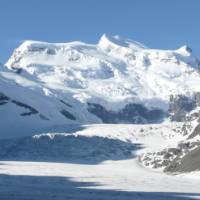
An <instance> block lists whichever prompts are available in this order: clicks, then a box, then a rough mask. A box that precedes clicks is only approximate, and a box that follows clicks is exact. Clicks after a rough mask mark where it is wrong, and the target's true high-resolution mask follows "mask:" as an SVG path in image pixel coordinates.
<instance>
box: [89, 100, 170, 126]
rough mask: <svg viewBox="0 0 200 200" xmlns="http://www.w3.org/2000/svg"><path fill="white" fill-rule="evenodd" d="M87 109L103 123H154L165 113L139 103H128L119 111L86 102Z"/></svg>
mask: <svg viewBox="0 0 200 200" xmlns="http://www.w3.org/2000/svg"><path fill="white" fill-rule="evenodd" d="M88 111H89V112H90V113H92V114H94V115H96V116H97V117H99V118H100V119H101V120H102V121H103V123H138V124H143V123H155V122H158V121H161V120H162V119H163V118H164V116H166V113H164V112H163V111H162V110H159V109H156V108H155V109H151V110H150V109H147V108H146V107H144V106H142V105H140V104H128V105H126V106H125V107H124V108H123V109H121V110H120V111H119V112H115V111H112V110H106V109H105V108H104V107H103V106H101V105H100V104H94V103H88Z"/></svg>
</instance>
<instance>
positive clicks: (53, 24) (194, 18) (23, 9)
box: [0, 0, 200, 62]
mask: <svg viewBox="0 0 200 200" xmlns="http://www.w3.org/2000/svg"><path fill="white" fill-rule="evenodd" d="M103 33H108V34H111V35H116V34H118V35H121V36H124V37H128V38H131V39H133V40H136V41H138V42H141V43H143V44H145V45H146V46H149V47H152V48H163V49H175V48H178V47H180V46H181V45H184V44H187V45H189V46H190V47H191V48H192V49H193V50H194V52H195V53H196V54H197V55H200V0H0V61H1V62H5V61H6V59H7V58H8V57H9V56H10V55H11V53H12V51H13V49H14V48H15V47H17V46H18V45H19V44H20V43H21V42H22V41H24V40H27V39H31V40H42V41H48V42H68V41H72V40H81V41H84V42H88V43H97V41H98V39H99V37H100V36H101V35H102V34H103Z"/></svg>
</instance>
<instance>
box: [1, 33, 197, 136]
mask: <svg viewBox="0 0 200 200" xmlns="http://www.w3.org/2000/svg"><path fill="white" fill-rule="evenodd" d="M199 68H200V61H199V60H198V59H197V58H196V57H195V56H194V55H193V54H192V50H191V49H190V48H189V47H187V46H183V47H181V48H180V49H178V50H159V49H150V48H148V47H146V46H144V45H142V44H140V43H138V42H135V41H132V40H130V39H124V38H122V37H120V36H108V35H103V36H102V37H101V38H100V40H99V42H98V43H97V44H95V45H94V44H85V43H83V42H70V43H46V42H39V41H25V42H24V43H23V44H22V45H21V46H20V47H18V48H17V49H16V50H15V51H14V53H13V55H12V56H11V58H10V59H9V60H8V62H7V63H6V64H5V66H0V92H3V94H4V95H6V96H8V97H9V98H11V100H15V101H19V102H22V103H25V104H27V105H29V106H31V107H33V108H34V109H36V110H37V111H38V114H35V115H30V116H28V117H23V116H20V114H22V113H23V112H24V111H25V110H26V109H25V108H22V107H19V106H16V105H14V104H13V103H11V102H10V101H9V103H7V104H5V105H3V106H0V113H3V116H4V117H3V118H2V123H1V124H0V130H2V133H1V138H6V137H7V138H10V137H16V136H23V135H32V134H33V133H35V132H37V131H39V132H40V130H41V129H47V128H49V129H50V128H51V127H52V126H62V125H66V124H80V123H81V124H90V123H101V122H102V120H101V119H100V118H98V117H97V116H95V115H94V114H92V113H90V112H88V110H87V102H90V103H97V104H100V105H102V106H104V107H105V108H106V109H107V110H112V111H115V112H117V111H119V110H120V109H122V108H124V107H125V106H126V105H127V104H130V103H139V104H142V105H144V106H146V107H147V108H159V109H162V110H164V111H167V110H168V107H169V105H168V103H169V98H170V95H171V94H184V95H187V96H190V95H192V94H193V93H194V92H199V91H200V75H199ZM61 100H62V101H64V102H61ZM61 110H66V111H67V112H69V113H71V114H72V115H73V116H74V118H75V119H76V120H72V119H69V118H66V117H65V116H63V115H62V114H61ZM11 115H12V116H11ZM41 116H42V117H41ZM41 118H43V120H41ZM44 119H48V120H44Z"/></svg>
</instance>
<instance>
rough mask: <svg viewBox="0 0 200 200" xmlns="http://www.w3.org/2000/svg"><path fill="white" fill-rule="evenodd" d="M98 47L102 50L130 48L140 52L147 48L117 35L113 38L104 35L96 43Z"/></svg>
mask: <svg viewBox="0 0 200 200" xmlns="http://www.w3.org/2000/svg"><path fill="white" fill-rule="evenodd" d="M98 46H99V47H101V48H103V49H106V48H107V49H108V48H111V49H112V48H114V49H116V48H130V49H131V50H133V51H140V50H143V49H146V48H147V47H145V46H144V45H142V44H141V43H138V42H135V41H133V40H130V39H125V38H123V37H121V36H119V35H115V36H108V35H106V34H104V35H103V36H102V37H101V38H100V40H99V43H98Z"/></svg>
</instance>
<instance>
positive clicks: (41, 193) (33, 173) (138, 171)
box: [0, 123, 200, 200]
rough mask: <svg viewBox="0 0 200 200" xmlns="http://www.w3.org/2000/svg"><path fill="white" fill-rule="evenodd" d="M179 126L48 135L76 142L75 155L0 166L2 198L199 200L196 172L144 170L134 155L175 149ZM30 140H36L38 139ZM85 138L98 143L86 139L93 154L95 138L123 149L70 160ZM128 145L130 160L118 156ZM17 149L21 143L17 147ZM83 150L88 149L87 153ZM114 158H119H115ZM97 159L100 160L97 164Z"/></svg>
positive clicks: (96, 128) (104, 128) (91, 129)
mask: <svg viewBox="0 0 200 200" xmlns="http://www.w3.org/2000/svg"><path fill="white" fill-rule="evenodd" d="M180 127H181V125H180V124H177V123H174V124H173V123H165V124H158V125H109V124H108V125H100V124H98V125H84V126H83V127H82V129H80V130H74V131H70V133H69V132H67V130H66V131H65V132H63V133H60V132H61V131H59V133H57V134H53V133H48V134H47V137H50V138H51V140H54V138H55V135H63V136H66V140H67V138H68V136H69V135H70V136H74V137H77V138H79V137H80V138H79V139H80V140H79V142H78V143H73V144H71V145H77V146H75V147H74V149H73V151H72V149H70V150H71V151H72V152H71V158H70V159H67V160H65V161H61V162H59V161H58V159H56V158H55V160H56V161H54V160H52V157H51V159H49V161H48V160H47V161H46V162H44V161H43V162H40V161H37V162H36V161H35V160H34V159H32V160H31V158H30V159H25V158H24V160H23V159H20V158H15V161H11V160H9V161H1V162H0V199H2V200H24V199H27V200H36V199H37V200H40V199H46V200H51V199H56V200H62V199H81V200H83V199H85V200H88V199H109V200H110V199H120V200H126V199H134V200H135V199H136V200H137V199H139V200H143V199H144V200H149V199H156V200H157V199H159V200H163V199H164V200H165V199H166V200H168V199H170V200H171V199H172V200H173V199H174V200H179V199H183V200H186V199H200V178H198V172H196V173H193V174H192V175H191V176H190V174H177V175H168V174H164V173H163V172H161V171H158V170H152V169H149V168H145V167H143V166H142V165H141V164H140V163H139V161H138V156H139V155H140V154H142V153H143V152H146V151H153V150H159V149H163V148H165V147H173V146H174V145H176V144H177V142H178V141H181V140H182V139H184V137H183V136H181V134H178V133H177V130H178V129H179V128H180ZM175 130H176V131H175ZM34 138H37V139H38V140H40V139H42V136H35V137H34ZM84 138H89V139H92V138H93V139H94V138H96V139H95V140H92V145H91V144H90V142H89V141H88V140H87V142H88V146H89V148H90V149H91V151H92V148H97V149H98V145H99V140H97V138H104V139H105V140H103V142H104V141H107V144H108V145H109V146H110V148H112V147H113V145H112V143H113V141H115V140H117V141H120V142H122V144H121V145H119V149H111V150H109V154H111V153H112V154H113V155H106V154H107V153H106V151H105V152H104V151H102V149H99V151H96V149H95V152H93V154H90V156H91V155H93V157H90V159H88V158H87V159H85V157H82V158H78V159H77V158H76V159H74V158H73V155H78V154H79V153H81V151H83V148H81V145H82V143H81V140H84ZM95 141H96V142H95ZM108 141H110V142H108ZM101 142H102V141H101ZM130 143H131V144H133V145H135V148H133V150H132V153H131V156H127V155H128V154H126V153H124V150H123V151H122V150H121V151H120V148H122V146H123V148H124V146H126V144H127V145H128V144H130ZM67 144H68V145H70V144H69V143H67ZM119 144H120V143H119ZM21 145H25V144H23V143H21ZM79 145H80V146H79ZM101 147H102V145H99V148H101ZM58 148H59V147H58ZM60 148H64V146H60ZM66 148H68V147H67V146H66ZM86 151H89V150H88V149H86ZM118 151H119V152H118ZM98 152H99V155H98ZM8 153H9V151H8ZM120 153H121V154H122V155H121V156H120ZM115 154H117V155H118V156H117V158H116V157H115V156H114V155H115ZM16 155H18V154H16ZM83 155H85V154H83ZM18 156H19V155H18ZM49 156H50V155H49ZM99 156H101V159H100V160H99V159H98V157H99ZM95 160H96V162H94V161H95Z"/></svg>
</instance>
